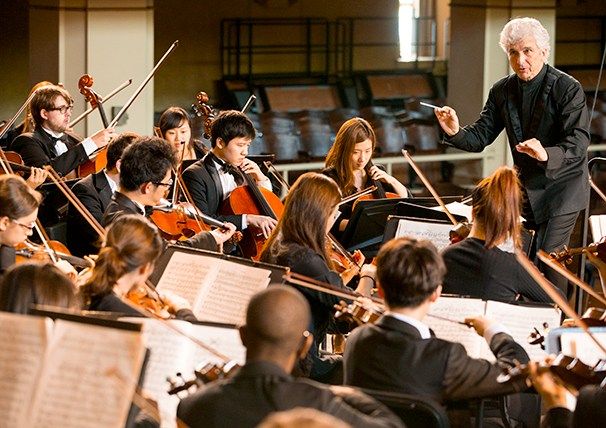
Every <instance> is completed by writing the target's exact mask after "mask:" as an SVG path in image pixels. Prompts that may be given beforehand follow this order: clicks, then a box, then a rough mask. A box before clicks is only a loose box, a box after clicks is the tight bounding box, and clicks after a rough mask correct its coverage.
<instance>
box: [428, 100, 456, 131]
mask: <svg viewBox="0 0 606 428" xmlns="http://www.w3.org/2000/svg"><path fill="white" fill-rule="evenodd" d="M433 112H434V113H435V115H436V117H437V118H438V123H439V124H440V126H441V127H442V129H443V130H444V132H446V134H448V136H450V137H452V136H453V135H455V134H456V133H457V132H459V117H458V116H457V112H456V111H455V110H454V109H453V108H452V107H448V106H444V107H440V108H434V109H433Z"/></svg>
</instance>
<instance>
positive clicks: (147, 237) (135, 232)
mask: <svg viewBox="0 0 606 428" xmlns="http://www.w3.org/2000/svg"><path fill="white" fill-rule="evenodd" d="M163 249H164V242H163V240H162V238H161V237H160V234H159V233H158V229H157V228H156V227H155V226H154V225H153V224H151V223H150V222H149V221H148V220H147V219H146V218H144V217H143V216H140V215H132V214H127V215H124V216H122V217H120V220H119V221H116V222H114V223H112V224H111V225H110V227H109V228H108V229H107V237H106V241H105V244H104V246H103V247H102V248H101V251H100V252H99V256H98V257H97V260H96V262H95V267H94V268H93V271H92V274H91V275H90V277H89V279H88V280H87V281H86V283H85V284H84V285H82V287H80V293H81V294H82V298H83V301H84V303H85V305H86V307H87V309H89V310H93V311H108V312H118V313H122V314H126V315H129V316H141V313H140V312H139V311H137V310H136V309H134V308H133V307H131V306H130V305H129V304H127V303H125V302H123V300H122V298H124V297H126V296H127V295H129V293H130V294H131V295H132V294H136V293H137V292H138V291H139V290H140V289H141V288H142V287H143V288H144V287H145V282H146V281H147V279H148V278H149V276H150V275H151V274H152V272H153V270H154V264H155V262H156V260H157V259H158V257H159V256H160V254H161V252H162V250H163ZM147 301H148V302H149V303H152V302H151V301H149V300H147ZM155 303H156V304H158V306H161V305H162V304H165V305H166V308H162V307H158V308H157V309H158V311H163V309H167V310H168V311H169V312H170V313H171V314H172V315H174V316H175V317H176V318H179V319H184V320H187V321H196V317H195V316H194V314H193V313H192V311H191V310H190V309H189V304H188V302H187V301H186V300H185V299H183V298H181V297H178V296H174V295H163V296H160V299H158V300H156V301H155ZM154 306H155V305H154ZM154 309H156V308H154ZM158 315H161V316H162V315H164V314H159V313H158Z"/></svg>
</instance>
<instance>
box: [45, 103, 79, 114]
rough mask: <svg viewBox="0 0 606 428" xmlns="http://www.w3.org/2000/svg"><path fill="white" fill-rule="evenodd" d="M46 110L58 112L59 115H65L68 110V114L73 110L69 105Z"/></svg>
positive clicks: (72, 106)
mask: <svg viewBox="0 0 606 428" xmlns="http://www.w3.org/2000/svg"><path fill="white" fill-rule="evenodd" d="M46 110H48V111H60V112H61V114H65V113H67V111H68V110H69V111H70V112H71V111H73V110H74V105H73V104H70V105H68V106H61V107H53V108H47V109H46Z"/></svg>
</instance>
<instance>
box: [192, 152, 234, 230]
mask: <svg viewBox="0 0 606 428" xmlns="http://www.w3.org/2000/svg"><path fill="white" fill-rule="evenodd" d="M183 181H184V182H185V185H186V186H187V189H188V190H189V193H191V197H192V199H193V203H194V204H195V205H196V206H197V207H198V209H199V210H200V211H201V212H203V213H204V214H206V215H209V216H211V217H214V218H216V219H218V220H221V221H226V222H230V223H232V224H233V225H234V226H236V228H237V229H238V230H242V216H241V215H220V214H218V211H219V206H220V205H221V202H223V199H224V195H223V188H222V187H221V181H220V180H219V172H218V171H217V168H216V167H215V163H214V160H213V156H209V155H206V156H204V158H202V159H200V160H198V161H196V162H195V163H194V164H193V165H191V166H190V167H189V168H187V169H186V170H185V171H183Z"/></svg>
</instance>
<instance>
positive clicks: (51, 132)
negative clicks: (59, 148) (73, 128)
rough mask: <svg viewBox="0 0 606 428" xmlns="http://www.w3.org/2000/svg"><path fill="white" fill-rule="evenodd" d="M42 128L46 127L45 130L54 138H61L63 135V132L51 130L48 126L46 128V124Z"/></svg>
mask: <svg viewBox="0 0 606 428" xmlns="http://www.w3.org/2000/svg"><path fill="white" fill-rule="evenodd" d="M42 129H44V131H45V132H46V133H47V134H49V135H50V136H51V137H53V138H61V137H63V132H55V131H51V130H50V129H48V128H45V127H44V126H43V127H42Z"/></svg>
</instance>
